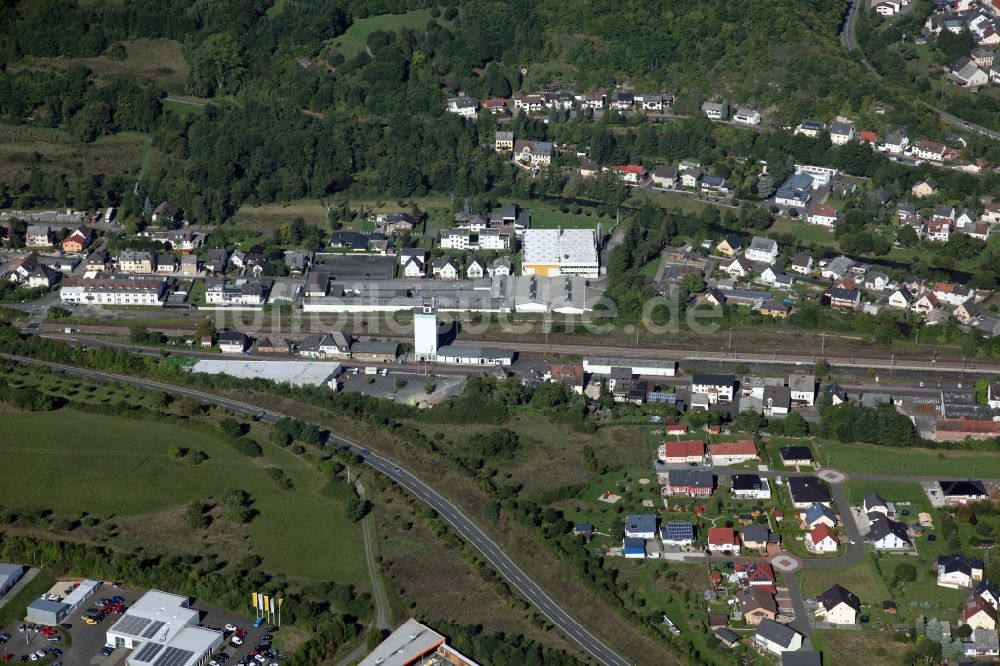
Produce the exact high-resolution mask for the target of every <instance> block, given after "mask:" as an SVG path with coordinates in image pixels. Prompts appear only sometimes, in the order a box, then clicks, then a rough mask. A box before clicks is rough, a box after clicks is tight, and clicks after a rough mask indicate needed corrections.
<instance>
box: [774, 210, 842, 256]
mask: <svg viewBox="0 0 1000 666" xmlns="http://www.w3.org/2000/svg"><path fill="white" fill-rule="evenodd" d="M768 231H771V232H774V233H782V234H792V235H793V236H795V237H796V238H798V239H799V240H800V241H802V242H803V243H808V244H812V245H816V246H817V247H821V248H825V249H829V250H830V251H831V252H837V251H839V250H840V245H839V244H838V243H837V240H836V239H835V238H834V237H833V233H832V232H830V231H827V230H826V229H824V228H822V227H818V226H816V225H815V224H807V223H806V222H804V221H803V220H802V219H798V220H793V219H792V218H790V217H776V218H774V223H773V224H771V227H770V228H769V229H768Z"/></svg>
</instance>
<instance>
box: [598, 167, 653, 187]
mask: <svg viewBox="0 0 1000 666" xmlns="http://www.w3.org/2000/svg"><path fill="white" fill-rule="evenodd" d="M607 170H608V171H610V172H612V173H614V174H617V175H618V177H619V178H620V179H621V180H622V182H625V183H628V184H630V185H638V184H639V181H640V180H642V177H643V176H644V175H645V173H646V170H645V169H643V168H642V165H641V164H621V165H617V166H610V167H608V168H607Z"/></svg>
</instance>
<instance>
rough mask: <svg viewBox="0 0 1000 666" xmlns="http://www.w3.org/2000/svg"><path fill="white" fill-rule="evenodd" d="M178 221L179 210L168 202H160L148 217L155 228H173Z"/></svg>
mask: <svg viewBox="0 0 1000 666" xmlns="http://www.w3.org/2000/svg"><path fill="white" fill-rule="evenodd" d="M180 219H181V218H180V210H179V209H178V208H177V206H175V205H174V204H173V203H171V202H169V201H161V202H160V205H158V206H157V207H156V208H154V209H153V214H152V216H151V217H150V221H151V222H152V223H153V225H154V226H157V227H173V226H174V225H176V224H177V223H178V222H180Z"/></svg>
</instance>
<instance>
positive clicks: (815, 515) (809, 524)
mask: <svg viewBox="0 0 1000 666" xmlns="http://www.w3.org/2000/svg"><path fill="white" fill-rule="evenodd" d="M799 517H800V518H801V519H802V523H803V524H804V525H805V526H806V529H808V530H814V529H816V528H817V527H819V526H820V525H826V526H827V527H829V528H831V529H833V528H834V527H836V526H837V516H836V514H834V512H833V509H831V508H830V507H829V506H828V505H825V504H821V503H819V502H815V503H813V504H810V505H809V506H808V507H807V508H806V509H805V511H801V512H800V513H799Z"/></svg>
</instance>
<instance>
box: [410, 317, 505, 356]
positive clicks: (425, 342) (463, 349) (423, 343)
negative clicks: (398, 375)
mask: <svg viewBox="0 0 1000 666" xmlns="http://www.w3.org/2000/svg"><path fill="white" fill-rule="evenodd" d="M413 353H414V357H415V358H416V360H417V361H430V362H436V363H447V364H451V365H489V366H507V365H510V364H512V363H513V362H514V352H512V351H510V350H506V349H495V348H492V347H478V346H474V345H458V344H452V345H444V346H440V347H439V346H438V322H437V310H436V309H435V308H434V306H433V305H425V306H423V307H420V308H417V309H415V310H414V312H413Z"/></svg>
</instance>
